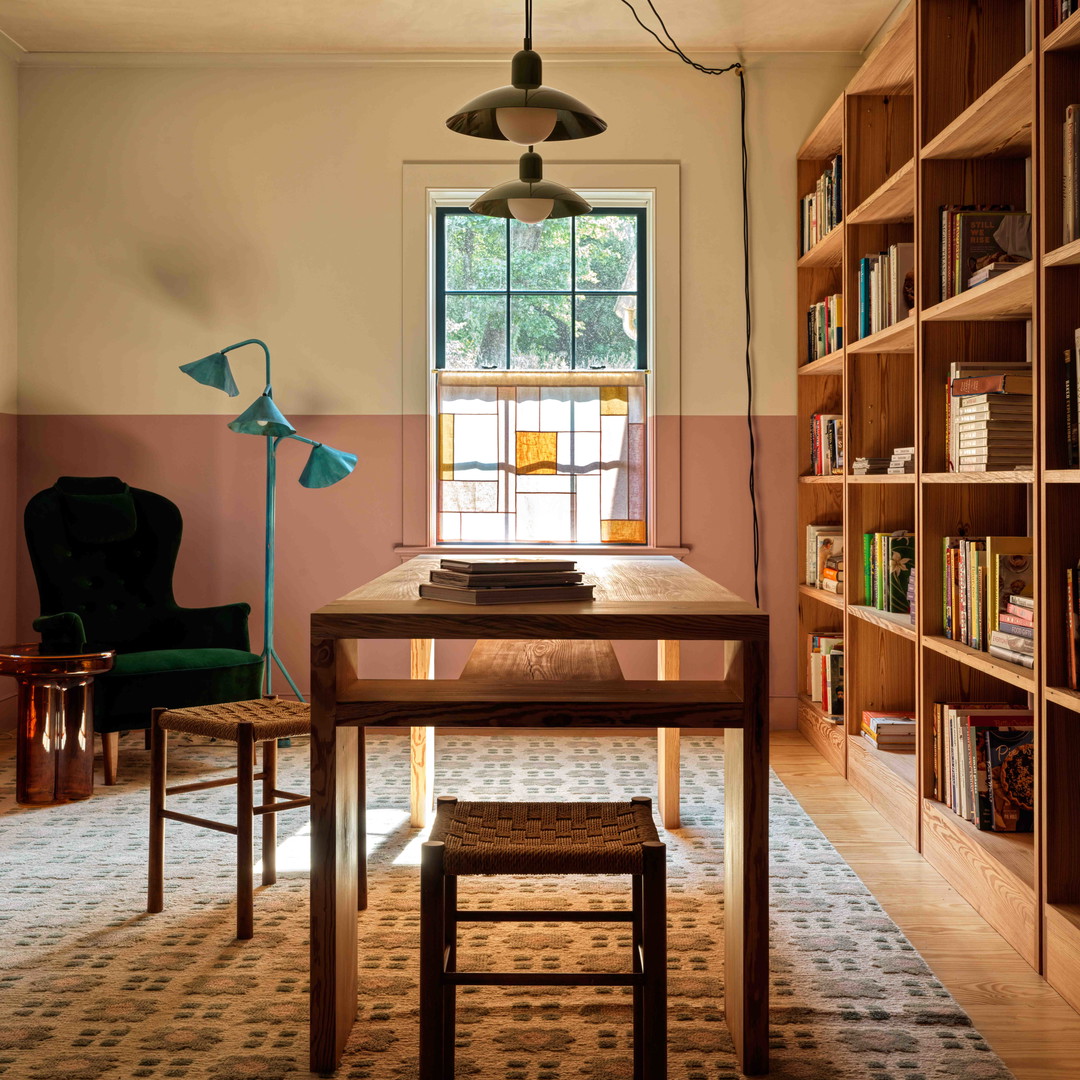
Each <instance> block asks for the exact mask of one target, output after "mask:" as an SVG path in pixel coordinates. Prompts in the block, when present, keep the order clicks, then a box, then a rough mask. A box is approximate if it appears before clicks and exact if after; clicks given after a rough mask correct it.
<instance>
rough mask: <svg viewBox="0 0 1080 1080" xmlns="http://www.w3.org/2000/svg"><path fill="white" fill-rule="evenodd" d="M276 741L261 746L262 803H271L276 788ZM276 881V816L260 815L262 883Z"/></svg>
mask: <svg viewBox="0 0 1080 1080" xmlns="http://www.w3.org/2000/svg"><path fill="white" fill-rule="evenodd" d="M277 749H278V744H277V739H267V740H266V742H264V743H263V744H262V757H263V768H262V771H263V782H262V801H263V803H264V804H266V803H272V802H275V801H276V800H275V799H274V788H276V787H277ZM275 881H277V814H263V815H262V883H263V884H264V885H273V884H274V882H275Z"/></svg>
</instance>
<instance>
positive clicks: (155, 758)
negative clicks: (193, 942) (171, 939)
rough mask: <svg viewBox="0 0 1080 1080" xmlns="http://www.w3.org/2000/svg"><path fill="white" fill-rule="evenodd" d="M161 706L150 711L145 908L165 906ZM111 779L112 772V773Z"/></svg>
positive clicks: (166, 743) (166, 741)
mask: <svg viewBox="0 0 1080 1080" xmlns="http://www.w3.org/2000/svg"><path fill="white" fill-rule="evenodd" d="M164 711H165V710H164V709H154V711H153V712H152V713H151V714H150V729H149V731H150V852H149V855H148V857H147V885H146V910H147V911H150V912H157V911H161V909H162V908H163V907H164V906H165V819H164V818H163V817H162V816H161V814H162V811H163V810H164V809H165V785H166V782H167V770H166V757H167V753H168V746H169V733H168V732H167V731H166V730H165V729H164V728H163V727H162V726H161V714H162V713H163V712H164ZM113 779H114V781H115V775H114V778H113Z"/></svg>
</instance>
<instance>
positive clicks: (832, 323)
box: [806, 293, 844, 363]
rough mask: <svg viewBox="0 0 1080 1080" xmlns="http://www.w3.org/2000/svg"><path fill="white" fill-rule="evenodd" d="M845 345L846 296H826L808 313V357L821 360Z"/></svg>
mask: <svg viewBox="0 0 1080 1080" xmlns="http://www.w3.org/2000/svg"><path fill="white" fill-rule="evenodd" d="M843 346H844V297H843V295H842V294H841V293H834V294H833V295H832V296H826V297H825V299H824V300H821V301H820V302H818V303H816V304H814V305H812V306H811V308H810V309H809V311H807V313H806V359H807V362H808V363H809V362H810V361H812V360H820V359H821V358H822V357H823V356H828V355H829V353H831V352H836V350H837V349H841V348H843Z"/></svg>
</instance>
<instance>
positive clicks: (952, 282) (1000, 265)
mask: <svg viewBox="0 0 1080 1080" xmlns="http://www.w3.org/2000/svg"><path fill="white" fill-rule="evenodd" d="M1030 259H1031V215H1030V214H1028V213H1025V212H1024V211H1022V210H1013V209H1012V208H1011V207H1009V206H987V207H979V206H955V205H950V206H943V207H942V208H941V299H942V300H948V299H950V298H951V297H953V296H958V295H959V294H960V293H962V292H966V291H967V290H968V289H971V288H974V287H975V286H976V285H980V284H982V283H983V282H984V281H988V280H989V279H990V278H991V277H994V276H997V275H998V274H1002V273H1007V272H1008V271H1009V270H1015V269H1016V267H1017V266H1019V265H1020V264H1021V263H1026V262H1029V261H1030Z"/></svg>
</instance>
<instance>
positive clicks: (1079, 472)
mask: <svg viewBox="0 0 1080 1080" xmlns="http://www.w3.org/2000/svg"><path fill="white" fill-rule="evenodd" d="M1043 479H1044V480H1045V481H1046V482H1047V483H1048V484H1080V469H1045V470H1044V471H1043Z"/></svg>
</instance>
